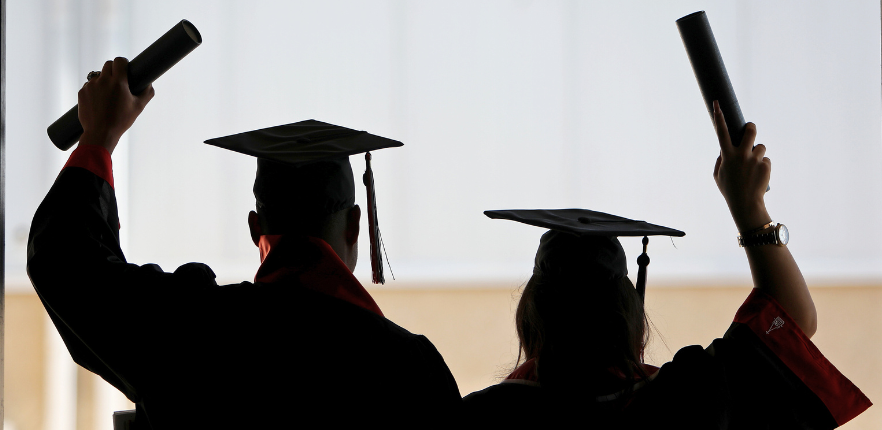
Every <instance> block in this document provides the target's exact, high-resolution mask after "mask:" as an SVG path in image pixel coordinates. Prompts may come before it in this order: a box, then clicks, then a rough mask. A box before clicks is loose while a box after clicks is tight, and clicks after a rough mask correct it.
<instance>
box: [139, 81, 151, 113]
mask: <svg viewBox="0 0 882 430" xmlns="http://www.w3.org/2000/svg"><path fill="white" fill-rule="evenodd" d="M155 95H156V90H154V89H153V84H150V85H148V86H147V88H144V92H142V93H141V94H139V95H137V96H136V97H137V99H138V105H139V106H140V107H141V109H144V106H147V103H150V100H153V96H155Z"/></svg>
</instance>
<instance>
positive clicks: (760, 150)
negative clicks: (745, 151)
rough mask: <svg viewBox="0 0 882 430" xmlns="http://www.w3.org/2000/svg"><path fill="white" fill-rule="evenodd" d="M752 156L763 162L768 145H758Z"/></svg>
mask: <svg viewBox="0 0 882 430" xmlns="http://www.w3.org/2000/svg"><path fill="white" fill-rule="evenodd" d="M752 154H753V156H754V157H756V158H757V159H760V160H762V159H763V157H765V156H766V145H763V144H762V143H758V144H757V145H756V146H754V147H753V152H752Z"/></svg>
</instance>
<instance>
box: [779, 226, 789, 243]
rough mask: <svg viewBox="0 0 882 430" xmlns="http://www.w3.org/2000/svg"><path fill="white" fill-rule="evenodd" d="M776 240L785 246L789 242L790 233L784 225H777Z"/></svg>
mask: <svg viewBox="0 0 882 430" xmlns="http://www.w3.org/2000/svg"><path fill="white" fill-rule="evenodd" d="M778 240H779V241H780V243H781V245H787V243H788V242H790V232H789V231H787V227H786V226H785V225H784V224H778Z"/></svg>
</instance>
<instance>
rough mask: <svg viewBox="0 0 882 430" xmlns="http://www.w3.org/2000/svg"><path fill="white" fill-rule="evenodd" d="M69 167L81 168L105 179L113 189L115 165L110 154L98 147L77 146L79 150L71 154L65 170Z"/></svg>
mask: <svg viewBox="0 0 882 430" xmlns="http://www.w3.org/2000/svg"><path fill="white" fill-rule="evenodd" d="M68 167H81V168H83V169H86V170H88V171H90V172H92V173H93V174H95V175H96V176H98V177H99V178H101V179H104V180H105V181H106V182H107V183H108V184H110V187H111V188H113V163H112V161H111V160H110V153H109V152H107V150H106V149H104V147H102V146H98V145H77V149H75V150H74V151H73V153H71V154H70V158H68V159H67V163H66V164H65V165H64V168H63V169H66V168H68Z"/></svg>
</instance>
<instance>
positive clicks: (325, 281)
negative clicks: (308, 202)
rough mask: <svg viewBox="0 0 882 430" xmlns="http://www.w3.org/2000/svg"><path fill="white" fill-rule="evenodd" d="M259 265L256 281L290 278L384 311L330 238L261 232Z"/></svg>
mask: <svg viewBox="0 0 882 430" xmlns="http://www.w3.org/2000/svg"><path fill="white" fill-rule="evenodd" d="M258 247H259V248H260V261H261V265H260V268H259V269H257V274H256V275H254V282H260V283H264V284H274V283H278V282H288V281H292V282H293V283H295V284H297V285H300V286H303V287H305V288H309V289H310V290H313V291H317V292H319V293H322V294H326V295H328V296H331V297H334V298H337V299H340V300H343V301H344V302H348V303H352V304H353V305H356V306H359V307H361V308H364V309H367V310H369V311H371V312H373V313H375V314H377V315H380V316H383V312H382V311H381V310H380V307H379V306H377V303H376V302H375V301H374V299H373V297H371V295H370V294H368V292H367V290H365V289H364V287H363V286H362V285H361V283H360V282H358V279H355V276H354V275H353V274H352V272H351V271H350V270H349V268H348V267H346V264H344V263H343V260H341V259H340V257H339V256H338V255H337V253H336V252H334V249H333V248H331V246H330V245H328V243H327V242H325V241H324V240H321V239H319V238H316V237H306V236H293V235H287V236H281V235H264V236H260V242H259V244H258Z"/></svg>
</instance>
